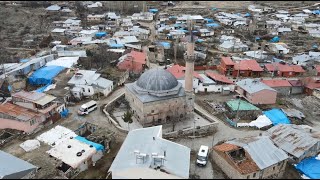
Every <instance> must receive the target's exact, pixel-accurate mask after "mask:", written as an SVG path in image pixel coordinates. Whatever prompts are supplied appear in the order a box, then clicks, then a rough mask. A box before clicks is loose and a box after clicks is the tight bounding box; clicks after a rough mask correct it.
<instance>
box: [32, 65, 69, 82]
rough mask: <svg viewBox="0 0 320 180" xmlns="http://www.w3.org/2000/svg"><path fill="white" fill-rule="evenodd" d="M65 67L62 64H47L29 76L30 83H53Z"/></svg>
mask: <svg viewBox="0 0 320 180" xmlns="http://www.w3.org/2000/svg"><path fill="white" fill-rule="evenodd" d="M64 69H65V67H62V66H45V67H43V68H40V69H38V70H36V71H35V72H34V73H33V74H32V75H31V76H30V77H29V78H28V83H29V84H31V85H41V84H45V85H47V84H51V83H52V80H53V78H54V77H56V76H57V75H58V74H59V73H60V72H61V71H62V70H64Z"/></svg>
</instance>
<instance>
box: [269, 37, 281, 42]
mask: <svg viewBox="0 0 320 180" xmlns="http://www.w3.org/2000/svg"><path fill="white" fill-rule="evenodd" d="M279 41H280V38H279V37H278V36H275V37H274V38H272V39H271V40H270V42H274V43H276V42H279Z"/></svg>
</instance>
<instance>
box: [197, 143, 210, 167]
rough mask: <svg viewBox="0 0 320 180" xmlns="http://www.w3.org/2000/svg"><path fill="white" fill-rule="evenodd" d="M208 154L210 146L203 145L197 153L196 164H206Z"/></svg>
mask: <svg viewBox="0 0 320 180" xmlns="http://www.w3.org/2000/svg"><path fill="white" fill-rule="evenodd" d="M208 155H209V147H208V146H204V145H201V146H200V149H199V152H198V155H197V161H196V164H197V165H198V166H206V165H207V161H208Z"/></svg>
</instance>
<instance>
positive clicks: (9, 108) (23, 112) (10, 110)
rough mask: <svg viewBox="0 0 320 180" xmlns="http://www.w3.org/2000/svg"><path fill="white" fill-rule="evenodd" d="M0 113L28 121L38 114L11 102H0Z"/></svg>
mask: <svg viewBox="0 0 320 180" xmlns="http://www.w3.org/2000/svg"><path fill="white" fill-rule="evenodd" d="M0 113H2V114H6V115H9V116H11V117H15V118H17V119H19V120H21V121H28V120H30V119H32V118H34V117H35V116H37V115H38V114H37V113H35V112H32V111H31V110H29V109H27V108H23V107H21V106H18V105H15V104H11V103H5V104H1V105H0Z"/></svg>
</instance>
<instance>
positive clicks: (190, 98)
mask: <svg viewBox="0 0 320 180" xmlns="http://www.w3.org/2000/svg"><path fill="white" fill-rule="evenodd" d="M188 29H189V32H190V40H189V41H188V44H187V55H186V57H185V58H186V72H185V92H186V98H187V99H186V100H187V118H188V119H190V120H191V121H194V116H193V112H194V93H193V70H194V60H195V56H194V38H193V34H192V29H193V24H192V20H189V21H188Z"/></svg>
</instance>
